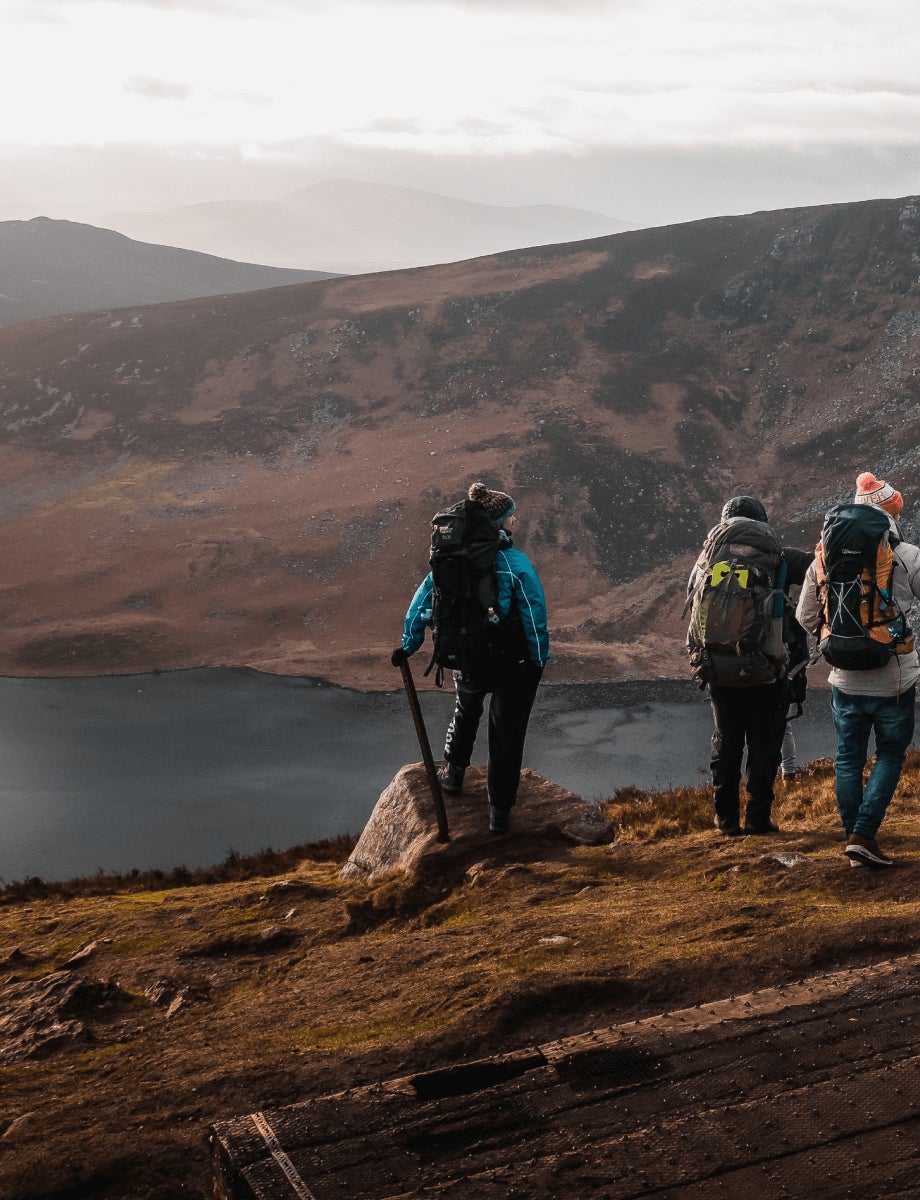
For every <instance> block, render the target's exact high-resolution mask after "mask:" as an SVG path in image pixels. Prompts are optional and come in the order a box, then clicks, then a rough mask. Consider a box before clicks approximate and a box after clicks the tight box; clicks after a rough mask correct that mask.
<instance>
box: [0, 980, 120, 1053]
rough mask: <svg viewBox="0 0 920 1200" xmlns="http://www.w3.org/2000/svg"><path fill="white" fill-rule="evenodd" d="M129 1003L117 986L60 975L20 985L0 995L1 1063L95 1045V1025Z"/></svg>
mask: <svg viewBox="0 0 920 1200" xmlns="http://www.w3.org/2000/svg"><path fill="white" fill-rule="evenodd" d="M127 1000H128V997H127V996H126V995H125V994H124V993H123V992H122V990H121V989H120V988H119V987H118V985H117V984H115V983H111V982H108V983H103V982H100V981H98V980H93V979H88V978H85V977H84V976H82V975H74V974H72V973H70V972H69V971H67V972H64V971H56V972H54V973H53V974H51V975H46V976H45V977H44V978H42V979H27V980H16V979H14V980H13V981H12V982H10V983H7V984H6V985H5V986H4V987H3V989H2V990H0V1063H3V1064H8V1063H11V1062H18V1061H20V1060H23V1059H29V1058H39V1057H43V1056H45V1055H48V1054H52V1053H54V1052H55V1051H57V1050H59V1049H60V1048H61V1047H62V1046H69V1045H72V1044H73V1043H75V1042H88V1041H92V1040H93V1032H92V1027H93V1023H94V1022H95V1021H98V1020H100V1019H104V1018H105V1017H107V1016H108V1015H109V1014H111V1013H112V1012H113V1011H114V1010H117V1009H118V1008H119V1007H120V1006H121V1005H123V1004H124V1003H125V1002H126V1001H127Z"/></svg>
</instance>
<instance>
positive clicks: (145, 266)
mask: <svg viewBox="0 0 920 1200" xmlns="http://www.w3.org/2000/svg"><path fill="white" fill-rule="evenodd" d="M328 277H329V274H328V272H325V271H294V270H281V269H279V268H278V267H262V266H257V265H255V264H253V263H245V262H230V261H228V260H227V259H222V258H214V257H212V256H211V255H209V254H198V253H195V252H194V251H191V250H178V249H176V248H175V247H173V246H150V245H146V244H144V243H142V242H135V241H132V240H131V239H130V238H127V237H125V236H124V235H123V234H120V233H113V232H112V231H111V230H109V229H97V228H96V227H95V226H93V225H81V224H78V223H77V222H75V221H52V220H50V219H49V218H48V217H35V218H33V219H32V220H31V221H2V222H0V326H3V325H16V324H19V323H21V322H23V321H31V320H33V319H34V318H36V317H50V316H54V315H56V314H60V313H69V312H88V311H90V310H92V309H99V308H122V307H124V306H125V305H128V304H158V303H161V302H164V301H168V300H186V299H188V298H190V297H192V296H213V295H217V294H220V293H232V292H249V291H253V290H255V289H257V288H271V287H279V286H281V285H283V284H288V283H306V282H308V281H310V280H313V279H327V278H328Z"/></svg>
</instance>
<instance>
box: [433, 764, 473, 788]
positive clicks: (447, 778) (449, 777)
mask: <svg viewBox="0 0 920 1200" xmlns="http://www.w3.org/2000/svg"><path fill="white" fill-rule="evenodd" d="M465 773H466V767H455V766H454V764H453V763H452V762H446V763H445V764H444V766H443V767H441V768H440V769H439V771H438V779H439V780H440V783H441V787H442V789H443V790H444V791H445V792H447V793H448V795H450V796H457V795H459V793H460V792H462V791H463V776H464V774H465Z"/></svg>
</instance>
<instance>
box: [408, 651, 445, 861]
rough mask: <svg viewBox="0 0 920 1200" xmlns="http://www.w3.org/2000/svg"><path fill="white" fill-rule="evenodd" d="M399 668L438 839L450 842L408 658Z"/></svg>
mask: <svg viewBox="0 0 920 1200" xmlns="http://www.w3.org/2000/svg"><path fill="white" fill-rule="evenodd" d="M399 669H400V671H402V678H403V687H404V688H405V689H406V697H407V699H408V701H409V708H410V710H411V712H412V720H413V721H414V722H415V732H416V733H417V734H418V744H419V746H420V747H421V751H422V762H423V763H424V764H425V774H426V775H427V776H428V786H429V787H430V788H431V799H432V800H433V801H434V811H435V815H436V816H437V818H438V841H439V842H449V841H450V836H449V834H448V832H447V810H446V809H445V807H444V796H443V794H442V792H441V781H440V780H439V779H438V773H437V771H436V770H435V765H434V759H433V758H432V757H431V744H430V743H429V741H428V731H427V729H426V728H425V721H424V719H423V718H422V709H421V705H420V704H419V702H418V692H417V691H416V690H415V680H414V679H413V678H412V671H411V670H410V668H409V661H408V659H405V660H404V661H403V662H401V663H400V664H399Z"/></svg>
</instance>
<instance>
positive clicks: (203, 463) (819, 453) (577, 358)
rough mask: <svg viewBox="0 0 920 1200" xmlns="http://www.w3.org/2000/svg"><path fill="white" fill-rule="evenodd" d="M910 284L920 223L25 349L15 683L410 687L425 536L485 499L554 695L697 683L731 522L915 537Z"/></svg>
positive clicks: (621, 241) (3, 388)
mask: <svg viewBox="0 0 920 1200" xmlns="http://www.w3.org/2000/svg"><path fill="white" fill-rule="evenodd" d="M918 261H920V197H906V198H903V199H899V200H876V201H868V202H864V203H859V204H838V205H827V206H823V207H820V208H801V209H792V210H786V211H781V212H764V213H754V214H752V215H750V216H743V217H725V218H713V219H710V220H706V221H698V222H693V223H690V224H686V225H673V226H669V227H667V228H664V229H644V230H638V231H633V232H628V233H622V234H618V235H615V236H613V237H609V238H601V239H595V240H591V241H586V242H581V243H575V244H570V245H563V246H553V247H543V248H540V249H530V250H519V251H511V252H508V253H504V254H499V255H495V256H493V257H489V258H479V259H476V260H475V261H472V262H464V263H458V264H453V265H445V266H437V267H424V268H419V269H417V270H413V271H404V272H395V273H391V274H386V275H367V276H350V277H346V278H340V279H332V280H322V281H320V282H318V283H312V284H308V285H299V286H295V287H285V288H277V289H274V290H269V291H259V292H250V293H247V294H244V295H235V296H222V297H209V298H207V299H205V300H186V301H182V302H179V303H175V304H161V305H156V306H150V307H140V308H134V309H131V308H129V309H125V310H122V311H121V312H119V313H118V314H117V316H115V319H113V314H112V313H111V312H105V313H98V314H81V315H79V316H72V317H67V318H60V319H58V320H50V321H45V322H41V323H37V324H33V325H31V326H28V327H18V328H16V329H7V330H0V364H2V367H0V520H2V521H3V536H4V564H3V575H2V579H0V604H2V609H3V615H4V638H3V640H2V642H0V671H2V672H3V673H4V674H10V675H17V674H25V675H29V674H36V675H54V674H93V673H105V672H113V671H137V670H150V669H152V668H154V667H161V668H167V667H182V666H190V665H199V664H201V663H212V664H225V665H235V666H249V667H255V668H258V669H261V670H267V671H277V672H279V673H281V674H286V675H311V676H322V677H325V678H328V679H332V680H335V681H336V682H338V683H346V684H350V685H352V686H358V687H367V688H385V687H394V686H395V684H396V680H395V679H394V675H393V671H392V668H391V666H390V665H389V651H390V649H391V647H392V646H393V645H395V644H396V641H397V640H398V636H399V631H400V629H401V625H402V618H403V615H404V613H405V611H406V606H407V604H408V601H409V598H410V597H411V595H412V592H413V591H414V589H415V587H416V586H417V584H418V582H419V581H420V579H421V577H422V576H423V575H424V573H425V571H426V570H427V550H428V540H429V530H430V526H429V521H430V518H431V516H432V514H433V513H434V512H436V511H437V509H438V508H439V507H440V506H441V505H443V504H445V503H449V502H451V501H453V500H456V499H457V498H459V497H460V496H462V495H463V494H464V493H465V492H466V489H467V488H468V486H469V484H470V482H471V481H472V480H473V479H476V478H482V479H484V480H485V481H486V482H487V483H488V484H489V485H490V486H498V487H500V488H501V489H502V490H503V491H507V492H510V493H511V494H512V495H513V496H514V497H515V500H516V502H517V508H518V513H519V527H518V529H517V530H516V537H519V539H520V545H521V547H522V548H523V549H524V550H526V551H527V552H528V553H529V554H531V555H532V557H533V559H534V561H535V562H536V563H537V564H538V567H539V570H540V575H541V578H542V580H543V583H544V586H545V588H546V592H547V600H548V609H549V614H550V632H551V639H552V660H551V664H550V667H549V669H548V672H547V680H548V681H551V680H554V679H555V680H557V681H578V682H590V681H593V680H617V679H624V678H643V677H656V676H659V675H676V674H681V673H685V672H686V654H685V651H684V648H683V641H684V634H685V631H686V622H685V619H683V618H682V616H681V610H682V607H683V599H684V591H685V585H686V579H687V576H688V574H689V571H690V567H691V565H692V563H693V561H694V556H695V554H696V553H697V552H698V550H699V547H700V545H701V543H702V540H703V538H704V536H705V533H706V531H707V529H708V528H709V527H710V526H711V525H712V524H713V523H714V522H715V521H716V520H717V518H718V514H719V512H720V511H721V508H722V504H723V502H724V500H725V499H726V498H727V497H729V496H731V495H736V494H752V495H756V496H759V497H760V498H761V499H762V500H763V502H764V504H765V505H766V508H767V511H768V512H769V514H770V518H771V521H772V522H773V524H774V525H775V527H776V529H777V531H778V532H779V533H780V534H781V536H782V538H783V541H784V544H786V545H798V546H802V547H809V546H813V545H814V543H815V540H816V538H817V535H818V532H819V530H820V525H821V519H822V516H823V514H824V512H825V511H826V509H827V508H828V507H830V505H831V504H833V503H834V502H835V501H838V500H842V499H845V498H846V497H848V496H852V494H853V488H854V485H855V480H856V476H857V474H858V473H859V472H860V471H864V470H867V469H872V470H874V471H875V472H876V473H877V474H878V475H879V476H880V477H881V478H884V479H887V480H889V481H890V482H891V483H892V484H893V485H894V486H895V487H896V488H898V490H899V491H901V492H902V494H903V495H904V500H905V508H904V514H903V517H904V519H903V526H904V531H905V535H906V536H907V537H908V538H910V539H911V540H913V541H917V540H918V539H920V457H918V454H917V436H916V434H917V427H918V421H920V303H918V301H920V278H918V274H917V266H916V263H917V262H918Z"/></svg>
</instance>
